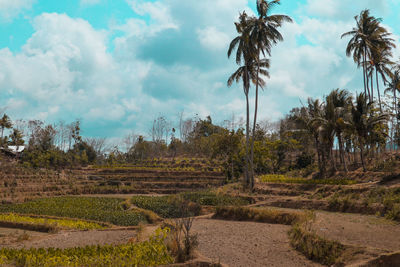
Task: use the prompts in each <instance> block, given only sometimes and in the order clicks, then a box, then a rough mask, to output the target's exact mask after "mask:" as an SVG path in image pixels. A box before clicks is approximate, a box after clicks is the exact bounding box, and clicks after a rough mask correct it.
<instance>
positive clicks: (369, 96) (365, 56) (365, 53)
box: [363, 48, 371, 102]
mask: <svg viewBox="0 0 400 267" xmlns="http://www.w3.org/2000/svg"><path fill="white" fill-rule="evenodd" d="M363 67H364V70H365V78H366V92H367V93H368V94H366V96H368V99H369V102H371V92H370V90H369V75H368V72H367V51H366V49H365V48H364V62H363Z"/></svg>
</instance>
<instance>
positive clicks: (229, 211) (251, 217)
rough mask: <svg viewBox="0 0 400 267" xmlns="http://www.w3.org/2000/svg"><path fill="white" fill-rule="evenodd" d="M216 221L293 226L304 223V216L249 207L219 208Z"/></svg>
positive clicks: (215, 217) (215, 216)
mask: <svg viewBox="0 0 400 267" xmlns="http://www.w3.org/2000/svg"><path fill="white" fill-rule="evenodd" d="M213 218H214V219H225V220H236V221H254V222H263V223H273V224H285V225H292V224H294V223H296V222H300V221H302V219H303V218H302V215H301V214H298V213H293V212H285V211H280V210H276V209H258V208H257V209H256V208H247V207H217V210H216V213H215V215H214V217H213Z"/></svg>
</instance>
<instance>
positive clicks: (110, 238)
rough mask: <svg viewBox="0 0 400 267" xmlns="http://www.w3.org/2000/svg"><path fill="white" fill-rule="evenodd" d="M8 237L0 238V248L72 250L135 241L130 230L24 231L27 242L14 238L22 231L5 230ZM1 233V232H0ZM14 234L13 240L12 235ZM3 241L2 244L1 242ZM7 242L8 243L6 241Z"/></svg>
mask: <svg viewBox="0 0 400 267" xmlns="http://www.w3.org/2000/svg"><path fill="white" fill-rule="evenodd" d="M7 231H10V233H9V234H8V235H4V236H3V237H1V236H0V247H2V246H3V247H12V248H23V247H26V248H30V247H34V248H48V247H53V248H72V247H82V246H86V245H104V244H113V245H118V244H125V243H127V242H129V241H130V240H135V238H136V235H137V234H136V231H132V230H113V231H81V232H70V231H63V232H59V233H56V234H43V233H35V232H28V231H25V232H26V233H27V234H28V235H29V239H28V240H24V241H17V240H16V238H15V237H16V236H18V235H21V233H23V232H24V231H21V230H19V231H17V232H16V230H14V229H12V230H7ZM0 233H1V231H0ZM14 233H15V235H14V238H12V235H13V234H14ZM2 239H3V241H4V242H3V244H2V242H1V240H2ZM7 240H8V241H7Z"/></svg>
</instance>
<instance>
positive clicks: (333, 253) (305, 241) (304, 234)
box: [289, 225, 346, 266]
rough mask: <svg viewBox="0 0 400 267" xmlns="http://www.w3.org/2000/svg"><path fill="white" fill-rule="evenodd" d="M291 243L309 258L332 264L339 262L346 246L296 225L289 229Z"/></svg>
mask: <svg viewBox="0 0 400 267" xmlns="http://www.w3.org/2000/svg"><path fill="white" fill-rule="evenodd" d="M289 239H290V244H291V245H292V246H293V247H294V248H295V249H296V250H298V251H299V252H301V253H302V254H304V255H305V256H306V257H307V258H308V259H310V260H312V261H316V262H319V263H321V264H324V265H328V266H331V265H333V264H335V263H339V261H340V258H341V257H342V255H343V253H344V251H345V249H346V248H345V246H344V245H342V244H340V243H339V242H336V241H330V240H326V239H324V238H322V237H320V236H318V235H316V234H314V233H311V232H308V231H305V230H304V229H303V228H302V227H301V226H300V225H295V226H293V228H292V229H291V230H290V231H289Z"/></svg>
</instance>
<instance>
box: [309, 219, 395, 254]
mask: <svg viewBox="0 0 400 267" xmlns="http://www.w3.org/2000/svg"><path fill="white" fill-rule="evenodd" d="M313 228H314V229H315V230H316V232H317V233H318V235H320V236H322V237H326V238H328V239H331V240H338V241H340V242H341V243H343V244H348V245H353V246H360V247H367V248H369V249H373V250H376V251H380V250H382V251H383V252H385V251H386V252H394V251H399V250H400V224H398V223H395V222H393V221H389V220H386V219H383V218H379V217H376V216H366V215H360V214H347V213H333V212H316V220H315V222H314V226H313Z"/></svg>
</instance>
